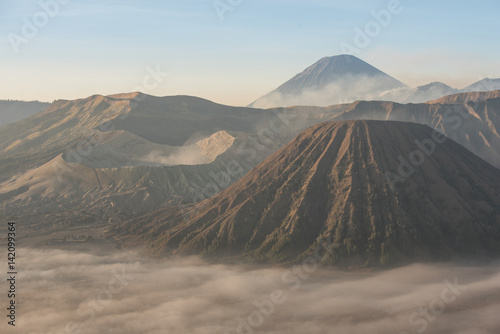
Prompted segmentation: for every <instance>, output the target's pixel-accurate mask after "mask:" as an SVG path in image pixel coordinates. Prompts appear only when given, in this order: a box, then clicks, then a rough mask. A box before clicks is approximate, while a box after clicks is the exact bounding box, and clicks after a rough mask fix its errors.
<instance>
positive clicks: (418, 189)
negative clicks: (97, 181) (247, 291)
mask: <svg viewBox="0 0 500 334" xmlns="http://www.w3.org/2000/svg"><path fill="white" fill-rule="evenodd" d="M430 138H432V130H431V129H430V128H429V127H427V126H424V125H419V124H413V123H401V122H387V121H342V122H329V123H322V124H319V125H316V126H313V127H311V128H309V129H307V130H306V131H304V132H302V133H301V134H300V135H299V136H298V137H296V138H295V139H294V140H293V141H292V142H290V143H289V144H287V145H286V146H285V147H283V148H282V149H281V150H279V151H278V152H276V153H275V154H273V155H272V156H271V157H269V158H268V159H266V160H265V161H264V162H262V163H261V164H260V165H258V166H257V167H256V168H254V169H253V170H251V171H250V172H249V173H248V174H247V175H246V176H244V177H243V178H242V179H240V180H239V181H238V182H236V183H235V184H233V185H232V186H231V187H229V188H228V189H226V190H225V191H223V192H221V193H220V194H219V195H217V196H215V197H213V198H211V199H208V200H206V201H204V202H202V203H200V204H198V205H197V206H195V207H193V208H191V209H190V217H188V218H187V219H184V217H186V215H183V214H182V212H180V211H179V210H178V209H175V208H174V209H166V210H162V211H156V212H153V213H152V214H149V215H147V216H143V217H141V218H138V219H135V220H133V221H130V222H128V223H127V224H125V225H119V226H116V227H115V228H113V229H112V230H111V231H110V233H109V235H112V236H115V237H116V238H118V239H120V240H121V241H122V242H123V243H124V245H129V246H138V245H142V246H144V245H147V246H149V247H151V249H152V251H153V252H154V253H156V254H205V255H213V256H217V257H218V258H221V257H233V256H236V257H244V258H251V259H254V260H257V261H271V262H280V263H283V262H296V261H299V260H301V259H303V258H304V257H305V256H307V255H310V254H312V252H313V251H314V249H315V248H316V247H318V238H331V241H332V242H333V243H332V244H331V246H330V247H329V249H328V251H325V250H324V249H322V251H321V256H322V262H324V263H331V264H341V265H342V264H355V265H378V264H389V263H398V262H401V261H415V260H447V259H450V258H452V257H454V256H469V255H473V256H474V255H475V256H478V255H492V254H496V252H498V250H499V248H500V247H499V246H500V171H499V170H498V169H496V168H495V167H492V166H491V165H489V164H488V163H486V162H485V161H483V160H482V159H480V158H478V157H477V156H475V155H474V154H472V153H471V152H469V151H468V150H466V149H465V148H463V147H462V146H460V145H458V144H457V143H455V142H454V141H452V140H449V139H448V140H447V141H445V142H444V143H442V144H438V145H437V147H436V151H435V152H434V153H433V154H432V155H431V156H428V157H426V158H425V161H424V163H423V164H422V166H420V167H416V168H415V171H414V173H413V174H412V175H411V176H410V177H409V178H407V179H406V180H405V181H404V182H401V183H399V184H397V186H396V187H395V189H394V190H392V189H391V187H390V186H389V184H388V182H387V179H386V177H385V176H384V174H385V173H386V172H392V173H397V170H398V166H399V164H400V162H399V160H398V158H399V157H400V156H401V157H404V158H405V159H408V157H409V155H410V153H411V152H412V151H414V150H416V149H417V146H416V144H415V140H419V141H423V140H426V139H430Z"/></svg>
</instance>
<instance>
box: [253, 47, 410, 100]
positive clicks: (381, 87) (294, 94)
mask: <svg viewBox="0 0 500 334" xmlns="http://www.w3.org/2000/svg"><path fill="white" fill-rule="evenodd" d="M403 87H406V85H405V84H403V83H402V82H400V81H398V80H396V79H394V78H393V77H391V76H389V75H388V74H386V73H384V72H382V71H380V70H379V69H377V68H375V67H373V66H372V65H370V64H368V63H366V62H364V61H363V60H361V59H359V58H357V57H355V56H351V55H340V56H334V57H325V58H323V59H320V60H319V61H318V62H316V63H315V64H313V65H312V66H310V67H308V68H307V69H305V70H304V71H303V72H302V73H299V74H297V75H296V76H295V77H293V78H292V79H290V80H289V81H287V82H285V83H284V84H283V85H281V86H280V87H278V88H277V89H276V90H274V91H272V92H271V93H269V94H267V95H265V96H264V97H262V98H260V99H258V100H257V101H255V102H253V103H252V104H251V106H253V107H273V106H282V107H284V106H291V105H332V104H337V103H342V102H352V101H353V100H355V99H357V98H364V97H366V96H373V97H376V96H378V95H380V94H381V93H383V92H385V91H388V90H391V89H396V88H403Z"/></svg>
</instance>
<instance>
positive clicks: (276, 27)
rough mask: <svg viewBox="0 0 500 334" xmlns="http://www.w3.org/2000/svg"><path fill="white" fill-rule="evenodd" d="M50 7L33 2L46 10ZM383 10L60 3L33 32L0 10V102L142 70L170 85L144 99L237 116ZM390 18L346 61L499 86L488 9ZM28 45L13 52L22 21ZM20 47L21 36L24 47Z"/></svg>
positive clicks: (136, 75) (61, 94)
mask: <svg viewBox="0 0 500 334" xmlns="http://www.w3.org/2000/svg"><path fill="white" fill-rule="evenodd" d="M53 1H56V0H41V2H43V3H49V2H53ZM390 1H391V0H382V1H380V0H372V1H364V0H360V1H334V0H329V1H327V0H303V1H302V0H287V1H285V0H242V1H237V0H233V1H229V0H220V2H219V3H228V2H232V3H236V4H237V3H238V2H240V4H239V5H238V4H237V5H236V6H235V7H234V8H233V10H232V11H227V12H225V15H224V20H223V21H222V20H220V17H219V15H218V13H217V11H216V10H215V8H214V1H213V0H169V1H159V0H158V1H147V0H137V1H132V0H125V1H118V0H99V1H98V0H85V1H83V0H69V1H68V0H65V2H67V4H63V5H60V9H59V11H58V12H57V14H56V15H54V17H50V18H49V19H48V20H47V22H46V24H45V22H43V19H44V18H43V14H42V15H38V16H36V14H39V13H41V11H42V9H41V7H40V4H39V1H38V0H37V1H31V0H0V33H1V34H0V62H1V65H0V74H1V76H2V81H1V82H0V99H8V98H11V99H29V100H31V99H39V100H45V101H52V100H54V99H59V98H64V99H73V98H80V97H86V96H89V95H93V94H113V93H120V92H129V91H131V90H133V88H135V87H137V86H138V85H140V84H141V82H142V80H143V78H144V77H145V75H147V71H146V67H147V66H150V67H157V66H159V67H160V68H161V70H162V71H165V72H168V73H169V76H168V77H166V78H165V80H164V81H163V82H162V83H161V84H160V85H159V86H158V87H157V88H155V89H154V90H153V91H149V92H148V93H150V94H152V95H160V96H164V95H178V94H185V95H196V96H200V97H204V98H207V99H210V100H213V101H216V102H219V103H225V104H232V105H247V104H248V103H250V102H252V101H253V100H255V99H257V98H258V97H260V96H261V95H263V94H265V93H267V92H269V91H270V90H272V89H274V88H276V87H277V86H278V85H280V84H281V83H283V82H284V81H286V80H288V79H290V78H291V77H292V76H293V75H295V74H296V73H298V72H300V71H302V70H303V69H304V68H306V67H307V66H309V65H311V64H312V63H314V62H316V61H317V60H319V59H320V58H322V57H324V56H332V55H337V54H341V53H342V50H341V48H340V45H341V43H342V42H344V43H348V44H350V45H355V44H354V37H355V32H354V29H355V27H359V28H361V29H365V27H366V26H367V24H369V22H370V21H373V20H374V18H373V17H372V15H371V11H380V10H383V9H387V7H388V4H389V3H390ZM398 8H400V9H401V12H400V13H398V14H394V15H392V18H391V21H390V23H389V24H388V25H387V26H386V27H381V29H380V32H379V33H378V34H376V35H375V36H374V37H372V38H371V39H370V43H369V45H368V46H366V47H363V48H359V52H356V53H355V55H356V56H358V57H360V58H361V59H363V60H365V61H367V62H369V63H370V64H372V65H374V66H376V67H378V68H379V69H381V70H383V71H385V72H387V73H389V74H390V75H392V76H394V77H396V78H397V79H399V80H401V81H404V82H405V83H407V84H409V85H412V86H416V85H421V84H426V83H428V82H431V81H437V80H439V81H443V82H445V83H447V84H449V85H452V86H454V87H458V88H461V87H463V86H466V85H468V84H470V83H472V82H474V81H477V80H479V79H481V78H484V77H500V43H499V41H500V38H499V37H500V20H499V17H500V2H499V1H498V0H496V1H495V0H478V1H463V0H458V1H457V0H455V1H451V0H444V1H442V0H440V1H431V0H413V1H412V0H401V1H400V7H398ZM33 15H35V16H36V17H37V18H39V19H40V20H42V21H40V22H42V23H40V28H39V29H38V30H39V31H38V33H37V34H36V36H34V37H29V38H26V40H24V41H25V42H26V43H21V44H19V45H18V50H19V52H17V53H16V52H15V51H14V48H13V47H12V43H11V42H10V41H9V38H12V36H13V35H12V34H16V35H18V36H21V37H22V36H23V34H22V28H23V25H25V21H24V20H25V19H27V20H28V21H30V22H33ZM23 38H24V37H23Z"/></svg>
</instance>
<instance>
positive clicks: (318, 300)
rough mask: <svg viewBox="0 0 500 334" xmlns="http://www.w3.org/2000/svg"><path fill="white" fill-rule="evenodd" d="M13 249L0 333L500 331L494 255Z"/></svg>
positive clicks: (498, 266) (498, 269)
mask: <svg viewBox="0 0 500 334" xmlns="http://www.w3.org/2000/svg"><path fill="white" fill-rule="evenodd" d="M17 258H18V260H17V261H18V264H17V265H18V270H19V274H18V282H17V296H16V303H17V319H16V327H15V328H13V327H11V326H8V325H7V321H8V319H7V317H6V314H7V310H6V307H7V301H6V298H4V297H2V298H1V299H0V301H1V305H2V309H3V310H4V311H3V313H5V315H4V316H2V318H3V319H4V320H2V323H1V324H0V332H1V333H23V334H29V333H40V334H52V333H54V334H60V333H82V334H87V333H89V334H90V333H92V334H96V333H130V334H136V333H137V334H139V333H141V334H160V333H162V334H164V333H182V334H186V333H193V334H215V333H218V334H226V333H231V334H233V333H247V334H248V333H269V334H270V333H273V334H278V333H279V334H285V333H293V334H295V333H297V334H299V333H300V334H303V333H307V334H323V333H345V334H348V333H384V334H388V333H395V334H402V333H405V334H406V333H424V332H425V333H454V334H479V333H499V332H500V317H499V316H498V315H499V314H500V263H498V262H496V263H489V264H483V265H478V264H463V263H462V264H430V265H429V264H415V265H410V266H407V267H401V268H397V269H391V270H387V271H372V272H369V271H356V272H345V271H339V270H334V269H328V268H318V267H317V266H316V264H315V263H314V262H309V263H306V264H303V265H299V266H295V267H264V266H259V267H255V266H247V265H221V264H209V263H206V262H204V261H202V260H200V259H198V258H175V259H173V258H171V259H164V260H150V259H149V260H147V259H144V258H143V257H141V256H140V255H139V254H137V253H131V252H118V251H117V252H116V253H113V254H106V255H102V254H101V255H96V254H83V253H76V252H69V251H62V250H35V249H20V250H18V254H17ZM5 283H6V282H5V280H4V282H3V283H2V284H1V285H0V289H1V290H2V295H3V291H7V284H5Z"/></svg>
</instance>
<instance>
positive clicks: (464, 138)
mask: <svg viewBox="0 0 500 334" xmlns="http://www.w3.org/2000/svg"><path fill="white" fill-rule="evenodd" d="M495 96H497V93H495V92H492V93H490V92H485V93H466V95H463V94H459V95H454V96H450V97H446V98H444V99H440V100H437V101H433V102H429V103H425V104H398V103H393V102H376V101H371V102H367V101H360V102H355V103H353V104H351V105H350V106H349V107H348V108H347V109H346V111H345V112H343V113H342V114H341V115H339V116H337V117H336V118H335V120H355V119H366V120H392V121H403V122H414V123H420V124H425V125H428V126H430V127H431V128H433V129H437V130H438V131H440V132H441V133H444V134H445V135H446V136H447V137H449V138H451V139H453V140H455V141H456V142H458V143H459V144H461V145H463V146H464V147H466V148H467V149H469V150H470V151H472V152H473V153H475V154H477V155H478V156H480V157H481V158H483V159H484V160H486V161H488V162H489V163H491V164H492V165H494V166H496V167H498V168H500V135H499V134H500V98H497V97H495ZM490 97H492V98H490ZM448 101H450V102H457V104H448V103H446V102H448ZM462 102H463V103H462Z"/></svg>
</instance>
